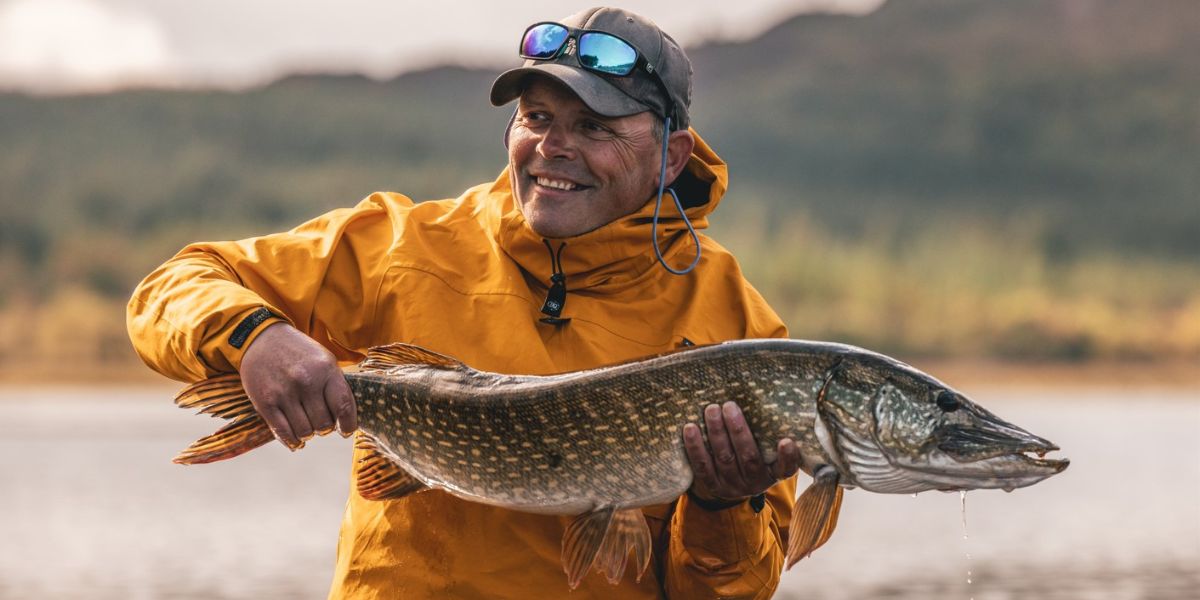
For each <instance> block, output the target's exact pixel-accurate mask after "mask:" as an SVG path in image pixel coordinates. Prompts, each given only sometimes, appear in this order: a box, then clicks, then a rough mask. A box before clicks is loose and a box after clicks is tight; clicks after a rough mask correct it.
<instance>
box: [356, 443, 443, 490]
mask: <svg viewBox="0 0 1200 600" xmlns="http://www.w3.org/2000/svg"><path fill="white" fill-rule="evenodd" d="M354 447H355V448H356V449H358V450H363V451H365V452H366V455H365V456H363V457H362V458H360V459H359V460H358V472H357V473H356V477H357V487H358V494H359V495H360V496H362V497H363V498H366V499H367V500H395V499H397V498H403V497H405V496H407V495H409V494H412V493H416V492H419V491H421V490H424V489H427V488H426V487H425V484H424V483H421V482H420V481H417V478H415V477H413V476H412V475H410V474H409V473H408V472H407V471H405V470H404V469H401V468H400V466H399V465H397V464H396V463H394V462H392V461H391V460H389V459H388V458H387V457H386V456H384V455H383V453H382V452H381V451H380V450H379V446H378V445H376V442H375V440H374V439H372V438H371V437H370V436H367V435H360V436H358V441H356V442H355V444H354Z"/></svg>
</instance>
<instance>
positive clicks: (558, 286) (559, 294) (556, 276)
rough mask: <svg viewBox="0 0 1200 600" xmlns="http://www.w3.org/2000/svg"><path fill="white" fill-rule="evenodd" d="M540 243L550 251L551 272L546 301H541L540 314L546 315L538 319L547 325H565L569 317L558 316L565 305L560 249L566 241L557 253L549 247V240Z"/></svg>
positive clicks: (564, 283)
mask: <svg viewBox="0 0 1200 600" xmlns="http://www.w3.org/2000/svg"><path fill="white" fill-rule="evenodd" d="M542 243H544V244H546V250H549V251H550V268H551V269H552V270H553V272H552V273H551V275H550V290H549V291H547V292H546V301H545V302H543V303H542V314H544V315H547V316H545V317H542V318H541V319H538V320H539V321H541V322H542V323H547V324H549V325H565V324H566V323H568V322H570V321H571V318H570V317H567V318H560V316H559V315H561V314H562V311H563V307H565V306H566V305H567V276H566V275H565V274H564V273H563V272H562V251H563V248H566V247H567V243H566V242H563V243H562V245H561V246H559V247H558V252H557V253H555V252H554V250H553V249H552V248H551V247H550V240H542Z"/></svg>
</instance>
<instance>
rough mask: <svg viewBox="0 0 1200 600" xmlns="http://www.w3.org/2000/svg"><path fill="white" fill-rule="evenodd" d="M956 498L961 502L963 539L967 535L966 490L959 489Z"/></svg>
mask: <svg viewBox="0 0 1200 600" xmlns="http://www.w3.org/2000/svg"><path fill="white" fill-rule="evenodd" d="M958 499H959V501H960V502H962V526H963V539H964V540H965V539H967V537H968V536H967V492H966V490H963V491H960V492H959V493H958Z"/></svg>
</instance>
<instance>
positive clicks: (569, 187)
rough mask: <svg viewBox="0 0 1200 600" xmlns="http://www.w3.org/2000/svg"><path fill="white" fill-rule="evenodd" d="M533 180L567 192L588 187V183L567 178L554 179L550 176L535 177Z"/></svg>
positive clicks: (543, 185)
mask: <svg viewBox="0 0 1200 600" xmlns="http://www.w3.org/2000/svg"><path fill="white" fill-rule="evenodd" d="M533 180H534V181H535V182H536V183H537V184H538V185H540V186H542V187H547V188H550V189H553V190H562V191H565V192H574V191H578V190H582V189H587V188H588V187H591V186H587V185H580V184H578V183H575V182H573V181H567V180H565V179H552V178H550V177H540V176H539V177H534V178H533Z"/></svg>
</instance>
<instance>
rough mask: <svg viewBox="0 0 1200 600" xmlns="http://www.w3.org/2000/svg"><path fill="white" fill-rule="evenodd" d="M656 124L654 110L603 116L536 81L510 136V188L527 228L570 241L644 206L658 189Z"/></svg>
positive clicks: (555, 87) (524, 97) (564, 90)
mask: <svg viewBox="0 0 1200 600" xmlns="http://www.w3.org/2000/svg"><path fill="white" fill-rule="evenodd" d="M654 126H655V120H654V118H653V117H652V116H651V114H650V113H649V112H643V113H638V114H636V115H630V116H626V117H603V116H600V115H598V114H596V113H594V112H592V111H591V109H589V108H588V107H587V105H585V104H584V103H583V101H581V100H580V99H579V97H578V96H576V95H575V94H574V93H573V92H571V91H570V90H569V89H567V88H566V87H563V86H562V85H560V84H558V83H557V82H555V81H552V80H549V79H544V78H540V77H539V78H537V79H535V80H533V81H531V82H530V84H529V85H528V86H527V87H526V88H525V91H524V92H522V93H521V99H520V104H519V105H518V107H517V117H516V119H515V120H514V121H513V126H512V130H511V132H510V133H509V138H508V164H509V166H510V167H511V177H512V187H513V191H514V193H515V196H516V199H517V204H518V205H519V206H520V207H521V212H522V214H524V215H525V220H526V221H528V222H529V225H530V227H532V228H533V230H534V231H536V232H537V233H538V234H539V235H542V236H545V237H549V238H563V237H570V236H574V235H579V234H581V233H587V232H588V231H591V230H593V229H596V228H598V227H600V226H602V225H605V224H607V223H610V222H612V221H613V220H615V219H617V218H619V217H622V216H625V215H627V214H629V213H632V212H634V211H636V210H638V209H639V208H641V207H642V205H643V204H645V203H646V201H647V200H649V199H650V196H651V194H652V193H653V192H654V191H655V190H656V189H657V185H658V172H659V163H660V162H661V155H660V152H661V147H660V142H659V141H658V140H657V139H656V137H655V135H654V131H653V127H654Z"/></svg>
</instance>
